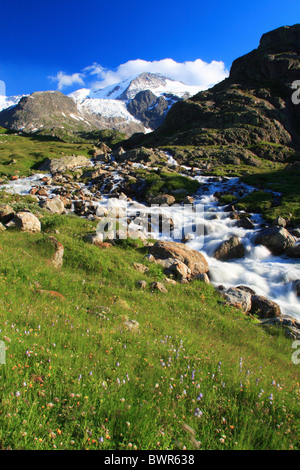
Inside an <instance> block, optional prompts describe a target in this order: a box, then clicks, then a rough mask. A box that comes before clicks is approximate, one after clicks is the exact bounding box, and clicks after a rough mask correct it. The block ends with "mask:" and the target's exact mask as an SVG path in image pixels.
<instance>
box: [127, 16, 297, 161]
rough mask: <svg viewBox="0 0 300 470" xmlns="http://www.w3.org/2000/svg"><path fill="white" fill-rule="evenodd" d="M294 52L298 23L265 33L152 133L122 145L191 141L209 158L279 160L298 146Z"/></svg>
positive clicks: (172, 112) (181, 144)
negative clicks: (225, 73) (221, 78)
mask: <svg viewBox="0 0 300 470" xmlns="http://www.w3.org/2000/svg"><path fill="white" fill-rule="evenodd" d="M299 54H300V25H294V26H286V27H283V28H279V29H277V30H274V31H271V32H269V33H267V34H265V35H264V36H263V37H262V39H261V42H260V45H259V47H258V48H257V49H255V50H254V51H252V52H250V53H249V54H247V55H245V56H243V57H241V58H239V59H237V60H236V61H234V63H233V64H232V67H231V71H230V76H229V78H227V79H226V80H224V81H223V82H221V83H219V84H217V85H215V86H214V87H213V88H211V89H209V90H207V91H203V92H200V93H198V94H197V95H195V96H193V97H192V98H190V99H188V100H185V101H181V102H179V103H176V104H175V105H174V106H173V107H172V108H171V110H170V111H169V113H168V114H167V117H166V119H165V121H164V123H163V124H162V126H160V127H159V128H158V129H157V130H156V131H155V132H153V133H151V134H149V135H147V136H145V137H139V138H137V137H136V136H135V137H134V138H133V139H131V140H129V141H128V143H127V144H126V143H125V145H127V146H128V147H129V148H130V147H132V146H136V145H145V146H155V145H175V146H186V145H192V146H197V147H201V151H200V154H201V155H202V156H204V157H206V158H208V159H210V160H211V161H212V162H213V161H214V160H218V159H222V158H225V157H226V156H228V154H230V155H232V157H234V156H236V153H239V158H242V159H245V160H247V161H248V162H249V164H250V165H252V164H255V162H256V160H255V158H256V157H260V158H265V159H271V160H278V161H284V160H285V159H286V158H287V157H288V155H289V154H290V152H291V151H293V150H294V149H295V148H299V146H300V108H299V106H297V105H295V104H294V103H293V102H292V94H293V90H292V88H291V86H292V83H293V82H294V80H296V79H297V78H299V73H300V55H299ZM197 152H198V156H199V149H198V150H197ZM256 163H257V162H256Z"/></svg>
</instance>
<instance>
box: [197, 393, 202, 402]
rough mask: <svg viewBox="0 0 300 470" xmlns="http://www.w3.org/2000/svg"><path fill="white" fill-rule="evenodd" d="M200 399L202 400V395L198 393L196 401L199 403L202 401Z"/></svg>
mask: <svg viewBox="0 0 300 470" xmlns="http://www.w3.org/2000/svg"><path fill="white" fill-rule="evenodd" d="M202 398H203V393H199V395H198V396H197V400H198V401H200V400H202Z"/></svg>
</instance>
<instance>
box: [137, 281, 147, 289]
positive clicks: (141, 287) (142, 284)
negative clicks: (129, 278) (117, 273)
mask: <svg viewBox="0 0 300 470" xmlns="http://www.w3.org/2000/svg"><path fill="white" fill-rule="evenodd" d="M136 284H137V286H138V287H139V288H140V289H146V287H147V282H146V281H137V283H136Z"/></svg>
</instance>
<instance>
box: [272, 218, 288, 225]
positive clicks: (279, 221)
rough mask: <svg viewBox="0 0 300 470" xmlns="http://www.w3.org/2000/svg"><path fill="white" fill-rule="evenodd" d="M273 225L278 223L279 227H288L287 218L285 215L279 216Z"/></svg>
mask: <svg viewBox="0 0 300 470" xmlns="http://www.w3.org/2000/svg"><path fill="white" fill-rule="evenodd" d="M272 225H277V227H286V220H285V219H284V218H283V217H280V216H278V217H276V219H275V220H273V222H272Z"/></svg>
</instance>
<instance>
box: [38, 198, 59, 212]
mask: <svg viewBox="0 0 300 470" xmlns="http://www.w3.org/2000/svg"><path fill="white" fill-rule="evenodd" d="M39 206H40V207H41V208H43V209H46V210H47V211H48V212H50V213H51V214H63V213H64V212H65V206H64V203H63V202H62V201H61V200H60V198H59V197H54V198H52V199H46V200H43V201H40V202H39Z"/></svg>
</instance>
